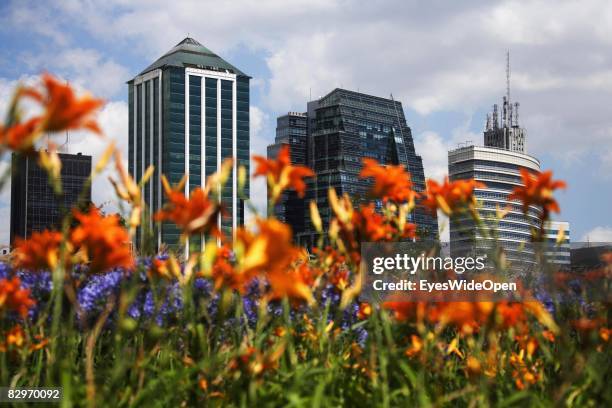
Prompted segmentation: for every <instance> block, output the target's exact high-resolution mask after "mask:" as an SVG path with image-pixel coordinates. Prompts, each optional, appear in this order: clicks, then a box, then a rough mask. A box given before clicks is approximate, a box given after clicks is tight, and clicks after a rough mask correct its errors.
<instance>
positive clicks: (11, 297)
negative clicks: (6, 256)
mask: <svg viewBox="0 0 612 408" xmlns="http://www.w3.org/2000/svg"><path fill="white" fill-rule="evenodd" d="M35 304H36V302H35V301H34V299H32V298H31V297H30V289H23V288H22V287H21V280H20V279H19V278H18V277H14V278H12V279H1V280H0V310H2V309H4V308H5V307H6V308H7V309H10V310H13V311H15V312H17V313H19V315H20V316H21V317H26V316H27V315H28V309H30V308H32V307H33V306H34V305H35Z"/></svg>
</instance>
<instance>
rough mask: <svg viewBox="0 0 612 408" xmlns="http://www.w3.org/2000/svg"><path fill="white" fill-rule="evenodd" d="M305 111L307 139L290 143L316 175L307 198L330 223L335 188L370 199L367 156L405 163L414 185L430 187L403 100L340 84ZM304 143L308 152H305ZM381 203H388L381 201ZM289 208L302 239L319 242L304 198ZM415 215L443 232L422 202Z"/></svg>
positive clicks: (432, 231) (433, 231)
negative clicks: (365, 176) (363, 172)
mask: <svg viewBox="0 0 612 408" xmlns="http://www.w3.org/2000/svg"><path fill="white" fill-rule="evenodd" d="M305 116H306V118H305V122H302V123H300V125H299V126H296V127H299V128H300V129H303V128H304V126H305V127H306V138H305V139H304V138H290V139H289V140H288V141H287V142H288V143H289V144H290V145H291V148H292V150H293V149H295V150H296V160H299V159H301V158H303V160H304V162H305V163H306V164H307V165H308V166H309V167H310V168H312V169H313V170H314V172H315V174H316V177H314V178H312V179H311V180H309V181H308V183H307V184H308V189H307V193H306V199H305V202H308V201H310V200H315V201H316V202H317V205H318V207H319V212H320V214H321V218H322V220H323V223H324V225H328V224H329V220H330V216H331V209H330V206H329V203H328V199H327V197H328V189H329V188H330V187H333V188H334V189H335V190H336V192H337V193H338V194H343V193H348V194H349V195H350V196H351V197H353V198H354V200H356V201H357V202H360V201H368V200H369V199H368V197H367V192H368V190H369V189H370V187H371V181H369V180H364V179H360V178H359V173H360V171H361V169H362V166H363V164H362V162H363V159H364V158H366V157H370V158H374V159H376V160H378V161H379V162H380V163H382V164H401V165H403V166H405V168H406V170H407V171H408V172H410V175H411V178H412V182H413V183H414V189H415V190H416V191H418V192H422V191H424V189H425V174H424V171H423V163H422V160H421V157H420V156H418V155H417V154H416V152H415V149H414V143H413V140H412V132H411V130H410V127H408V125H407V123H406V118H405V117H404V111H403V108H402V105H401V103H400V102H397V101H394V100H393V99H386V98H380V97H376V96H371V95H366V94H362V93H359V92H354V91H349V90H345V89H335V90H333V91H332V92H330V93H329V94H328V95H326V96H325V97H323V98H321V99H319V100H318V101H313V102H310V103H309V104H308V111H307V113H306V114H305ZM281 119H282V117H281V118H279V120H281ZM288 127H289V128H291V126H288ZM284 128H285V126H282V125H281V124H280V122H279V127H278V128H277V132H279V131H280V132H290V131H289V130H285V129H284ZM302 131H303V130H300V132H302ZM277 138H278V135H277ZM279 140H282V138H280V139H279ZM277 144H278V143H277ZM304 144H305V153H302V146H304ZM273 149H275V148H274V147H272V150H273ZM271 153H272V151H269V154H271ZM292 156H293V155H292ZM287 199H289V197H287ZM287 203H288V201H287ZM377 204H378V205H382V203H380V202H378V203H377ZM281 205H283V204H281ZM284 213H285V217H286V219H287V220H289V219H296V220H297V219H301V221H300V222H296V223H295V224H293V223H292V226H293V228H294V230H295V233H296V236H297V238H298V241H300V242H301V243H303V244H306V245H311V244H312V243H314V240H315V238H316V233H315V231H314V229H313V227H312V223H311V222H310V215H309V211H308V210H307V206H306V205H304V203H303V202H302V203H301V205H297V204H296V205H295V206H294V205H286V204H285V208H284ZM410 217H411V220H410V221H411V222H414V223H415V224H416V225H417V228H418V230H419V231H420V233H421V234H422V237H425V238H431V237H435V236H436V235H437V232H438V224H437V219H436V217H435V216H432V215H431V214H430V213H428V212H427V211H426V210H425V209H424V208H423V207H421V206H419V205H417V207H416V209H415V210H414V212H413V213H412V214H411V215H410Z"/></svg>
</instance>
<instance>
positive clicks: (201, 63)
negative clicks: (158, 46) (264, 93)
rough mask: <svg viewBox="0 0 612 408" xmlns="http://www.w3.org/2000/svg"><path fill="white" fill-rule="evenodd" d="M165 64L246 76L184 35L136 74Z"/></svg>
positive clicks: (141, 73)
mask: <svg viewBox="0 0 612 408" xmlns="http://www.w3.org/2000/svg"><path fill="white" fill-rule="evenodd" d="M166 66H172V67H185V68H187V67H192V68H200V69H208V70H212V71H222V72H229V73H233V74H236V75H238V76H246V77H248V75H247V74H245V73H244V72H242V71H240V70H239V69H238V68H236V67H235V66H233V65H232V64H230V63H229V62H227V61H226V60H224V59H223V58H221V57H220V56H218V55H217V54H215V53H214V52H212V51H211V50H210V49H208V48H206V47H205V46H204V45H202V44H201V43H200V42H199V41H197V40H195V39H194V38H191V37H186V38H185V39H183V40H182V41H181V42H179V43H178V44H176V45H175V46H174V47H173V48H172V49H171V50H169V51H168V52H167V53H165V54H164V55H162V56H161V57H160V58H158V59H157V60H156V61H155V62H154V63H152V64H151V65H149V66H148V67H146V68H145V69H144V70H143V71H142V72H140V74H138V76H140V75H143V74H145V73H147V72H150V71H153V70H155V69H158V68H162V67H166Z"/></svg>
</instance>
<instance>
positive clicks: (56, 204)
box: [10, 153, 91, 245]
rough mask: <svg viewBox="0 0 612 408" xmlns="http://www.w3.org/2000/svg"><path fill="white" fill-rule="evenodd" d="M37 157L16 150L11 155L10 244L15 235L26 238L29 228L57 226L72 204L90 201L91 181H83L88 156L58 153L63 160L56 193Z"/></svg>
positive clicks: (85, 178)
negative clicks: (59, 182) (59, 189)
mask: <svg viewBox="0 0 612 408" xmlns="http://www.w3.org/2000/svg"><path fill="white" fill-rule="evenodd" d="M37 157H38V156H36V155H34V156H25V155H20V154H17V153H13V154H12V156H11V166H12V168H11V232H10V237H11V238H10V239H11V245H12V244H13V243H14V241H15V238H17V237H21V238H29V237H30V235H32V232H39V231H43V230H45V229H51V230H60V229H61V226H62V225H61V223H62V220H63V218H64V217H65V216H66V215H67V214H68V213H69V212H70V211H71V210H72V207H74V206H77V205H79V204H80V205H81V206H82V207H85V208H87V207H88V206H89V204H90V202H91V185H87V183H86V182H87V178H88V177H89V175H90V174H91V156H87V155H84V154H81V153H78V154H68V153H59V158H60V161H61V162H62V170H61V179H62V194H61V196H59V197H58V196H56V195H55V193H54V192H53V188H52V187H51V184H49V176H48V175H47V172H46V171H45V170H44V169H43V168H41V167H40V165H39V164H38V161H37ZM83 189H85V191H83ZM81 194H83V195H82V197H81V199H82V202H81V203H79V196H80V195H81Z"/></svg>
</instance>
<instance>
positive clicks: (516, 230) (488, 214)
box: [448, 56, 569, 268]
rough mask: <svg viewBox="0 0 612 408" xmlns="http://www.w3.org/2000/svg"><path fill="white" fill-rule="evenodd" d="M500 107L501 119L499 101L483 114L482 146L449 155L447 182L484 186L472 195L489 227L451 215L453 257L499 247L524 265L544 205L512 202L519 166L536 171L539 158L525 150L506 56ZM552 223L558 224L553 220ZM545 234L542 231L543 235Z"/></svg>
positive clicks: (529, 256)
mask: <svg viewBox="0 0 612 408" xmlns="http://www.w3.org/2000/svg"><path fill="white" fill-rule="evenodd" d="M502 106H503V109H502V116H501V118H500V117H499V113H498V107H497V105H493V112H492V113H491V114H489V115H487V120H486V125H485V130H484V146H464V147H459V148H457V149H454V150H451V151H450V152H449V153H448V173H449V179H450V180H451V181H455V180H466V179H473V180H477V181H480V182H482V183H484V184H485V185H486V187H485V188H478V189H475V191H474V196H475V198H476V199H477V201H478V213H479V216H480V218H481V220H482V222H483V224H482V225H484V226H485V227H488V228H486V229H484V230H483V229H481V228H479V227H478V225H476V223H475V222H474V220H473V219H472V217H471V216H470V215H469V214H463V215H456V216H452V217H451V219H450V243H451V255H452V256H463V255H464V254H466V253H469V252H479V253H482V251H483V250H488V249H492V248H494V247H496V246H497V247H501V248H503V250H504V251H505V253H506V257H507V259H508V260H509V261H511V262H515V264H516V265H518V268H522V267H523V266H524V265H525V264H528V263H531V264H532V263H533V262H534V260H535V258H534V257H533V256H532V255H533V251H534V249H533V248H529V247H526V244H527V243H529V242H531V241H532V237H533V234H534V232H536V233H538V234H539V233H540V232H541V229H542V225H541V224H540V217H541V215H542V209H541V208H540V207H538V206H534V205H532V206H530V207H529V209H528V212H527V214H524V213H523V210H522V206H521V204H520V203H518V202H516V201H510V200H509V199H508V197H509V196H510V194H511V193H512V190H513V189H514V188H515V187H517V186H522V185H523V182H522V178H521V176H520V173H521V170H527V171H528V172H529V173H531V174H533V175H538V174H539V173H540V161H539V160H538V159H537V158H535V157H533V156H530V155H528V154H527V153H526V138H525V136H526V131H525V129H523V128H521V127H520V125H519V120H518V107H519V104H518V103H515V104H512V103H511V101H510V65H509V56H508V59H507V71H506V96H504V98H503V105H502ZM506 209H507V210H508V212H507V213H506V215H505V216H504V217H503V218H502V219H501V220H499V222H498V220H497V213H498V210H506ZM549 225H553V223H551V224H549ZM555 227H558V225H557V224H555ZM567 227H568V228H569V225H568V226H567ZM487 231H488V233H487ZM546 234H547V233H546V231H544V236H546ZM565 255H566V254H563V256H565Z"/></svg>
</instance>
